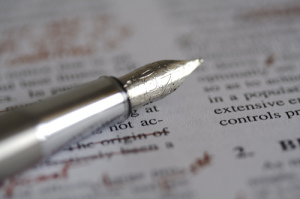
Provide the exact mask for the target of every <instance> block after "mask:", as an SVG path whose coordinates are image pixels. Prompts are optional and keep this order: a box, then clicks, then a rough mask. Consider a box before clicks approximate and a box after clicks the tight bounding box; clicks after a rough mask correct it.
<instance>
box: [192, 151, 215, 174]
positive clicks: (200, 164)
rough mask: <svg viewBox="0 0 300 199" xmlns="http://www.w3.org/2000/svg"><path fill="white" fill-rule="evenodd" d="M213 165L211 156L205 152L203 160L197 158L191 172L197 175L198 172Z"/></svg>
mask: <svg viewBox="0 0 300 199" xmlns="http://www.w3.org/2000/svg"><path fill="white" fill-rule="evenodd" d="M210 163H211V156H210V155H209V154H208V153H207V152H204V154H203V158H197V159H196V160H195V162H194V163H192V164H191V166H190V171H191V173H193V174H196V173H197V171H198V170H199V169H201V168H203V167H205V166H207V165H209V164H210Z"/></svg>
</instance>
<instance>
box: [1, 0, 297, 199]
mask: <svg viewBox="0 0 300 199" xmlns="http://www.w3.org/2000/svg"><path fill="white" fill-rule="evenodd" d="M299 10H300V4H299V3H298V2H297V1H292V0H290V1H281V0H276V1H274V0H273V1H271V0H268V1H267V0H264V1H259V0H255V1H237V0H228V1H221V0H213V1H212V0H209V1H208V0H207V1H201V2H200V1H196V0H195V1H93V0H89V1H74V0H72V1H71V0H69V1H67V0H64V1H34V0H26V1H25V0H23V1H20V2H19V1H18V2H17V1H5V2H4V1H2V2H1V3H0V63H1V64H0V67H1V71H0V72H1V73H0V110H1V111H2V112H3V113H1V114H5V112H6V111H8V110H12V109H14V108H17V107H19V106H23V105H26V104H30V103H33V102H36V101H38V100H41V99H45V98H46V97H48V96H51V95H56V94H59V93H60V92H64V91H66V90H68V89H70V88H72V87H74V86H77V85H80V84H82V83H84V82H87V81H90V80H93V79H95V78H98V77H99V76H102V75H113V76H116V77H118V76H121V75H123V74H125V73H127V72H129V71H131V70H133V69H135V68H137V67H139V66H141V65H144V64H147V63H150V62H153V61H157V60H162V59H192V58H199V57H201V58H204V60H205V63H204V64H203V66H201V67H200V68H199V69H197V70H196V71H195V72H194V73H193V74H191V75H190V77H189V78H187V80H186V81H185V82H184V84H183V85H182V86H181V87H180V88H179V89H178V90H177V91H176V92H174V93H173V94H171V95H170V96H168V97H166V98H165V99H163V100H160V101H157V102H154V103H152V104H149V105H147V106H144V107H142V108H140V109H138V110H134V111H133V113H132V114H131V116H130V117H129V118H128V119H127V120H125V121H124V122H123V123H121V124H116V125H115V126H111V127H107V128H104V129H98V130H95V131H94V132H87V135H89V134H91V133H92V135H91V136H87V137H85V138H83V139H81V140H76V141H74V142H73V143H71V144H69V145H66V146H65V148H64V149H63V150H61V151H60V152H58V153H57V154H55V155H53V156H51V157H49V159H47V160H45V161H43V162H41V163H40V164H39V165H37V166H36V167H34V168H31V169H29V170H27V171H25V172H23V173H21V174H19V175H17V176H15V178H10V179H7V180H5V181H3V182H2V184H1V188H0V194H1V197H2V198H16V199H17V198H22V199H26V198H37V199H38V198H61V199H62V198H64V199H67V198H72V199H74V198H80V199H83V198H129V199H132V198H197V199H198V198H222V199H227V198H228V199H241V198H257V199H262V198H263V199H266V198H267V199H269V198H271V199H277V198H278V199H279V198H280V199H285V198H299V197H300V191H299V190H300V189H299V187H300V176H299V174H300V173H299V166H300V164H299V162H300V158H299V150H300V136H299V135H298V134H299V118H300V108H299V105H300V84H299V81H300V72H299V67H300V66H299V61H300V58H299V57H300V56H299V55H300V40H299V35H300V20H299V17H300V14H299V13H300V12H299ZM16 125H17V124H16ZM129 136H130V137H129Z"/></svg>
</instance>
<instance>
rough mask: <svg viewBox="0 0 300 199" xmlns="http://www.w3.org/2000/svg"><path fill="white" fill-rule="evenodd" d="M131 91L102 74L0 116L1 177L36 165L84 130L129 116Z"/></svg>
mask: <svg viewBox="0 0 300 199" xmlns="http://www.w3.org/2000/svg"><path fill="white" fill-rule="evenodd" d="M129 112H130V103H129V100H128V97H127V93H126V91H125V90H124V88H123V87H122V85H121V84H120V83H119V81H118V80H117V79H115V78H113V77H101V78H99V79H97V80H95V81H92V82H89V83H86V84H84V85H82V86H80V87H77V88H75V89H72V90H70V91H68V92H66V93H63V94H61V95H57V96H54V97H51V98H49V99H48V100H45V101H42V102H40V103H36V104H33V105H31V106H28V107H25V108H20V109H18V110H15V111H11V112H8V113H5V114H3V115H2V116H1V117H0V179H3V178H5V177H7V176H10V175H12V174H14V173H16V172H18V171H20V170H23V169H24V168H27V167H29V166H32V165H34V164H35V163H37V162H38V161H39V160H41V159H42V158H43V157H45V156H47V155H49V154H51V153H53V152H54V151H56V150H58V149H59V148H60V147H62V146H63V145H64V144H65V143H66V142H68V141H70V140H72V139H74V138H76V137H78V136H80V135H81V134H82V133H83V132H85V131H87V130H89V129H91V128H93V127H99V126H105V125H108V124H110V123H112V122H116V121H121V120H124V119H125V118H127V116H128V114H129Z"/></svg>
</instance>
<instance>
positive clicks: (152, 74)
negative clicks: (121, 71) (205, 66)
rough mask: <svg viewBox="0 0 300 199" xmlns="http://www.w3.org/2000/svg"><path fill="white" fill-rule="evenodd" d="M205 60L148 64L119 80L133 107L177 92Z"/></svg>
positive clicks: (164, 61) (167, 61)
mask: <svg viewBox="0 0 300 199" xmlns="http://www.w3.org/2000/svg"><path fill="white" fill-rule="evenodd" d="M201 63H203V59H195V60H163V61H157V62H154V63H151V64H147V65H145V66H143V67H141V68H138V69H136V70H135V71H133V72H131V73H128V74H126V75H124V76H122V77H120V78H119V80H120V81H121V83H123V87H124V88H125V89H126V91H127V94H128V96H129V100H130V103H131V106H132V107H138V106H142V105H144V104H147V103H149V102H153V101H156V100H158V99H161V98H163V97H165V96H167V95H168V94H170V93H172V92H173V91H175V90H176V89H177V88H178V87H179V86H180V85H181V84H182V83H183V81H184V80H185V78H186V77H187V76H188V75H189V74H191V73H192V72H193V71H194V70H195V69H196V68H197V67H198V66H200V65H201Z"/></svg>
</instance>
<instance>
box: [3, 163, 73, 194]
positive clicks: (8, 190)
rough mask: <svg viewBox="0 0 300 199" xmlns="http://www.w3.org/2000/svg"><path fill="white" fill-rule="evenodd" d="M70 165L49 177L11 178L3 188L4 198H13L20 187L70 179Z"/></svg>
mask: <svg viewBox="0 0 300 199" xmlns="http://www.w3.org/2000/svg"><path fill="white" fill-rule="evenodd" d="M70 165H71V164H70V163H69V162H67V163H66V164H65V165H64V166H63V167H62V169H61V170H60V171H59V172H55V173H51V174H47V175H39V176H36V177H34V178H19V179H18V178H15V177H13V178H10V179H9V180H8V183H7V184H6V185H4V186H3V188H4V191H5V193H4V196H5V197H6V198H10V197H12V196H13V193H14V190H15V188H16V187H18V186H26V185H29V184H33V183H41V182H47V181H51V180H58V179H67V178H68V171H69V168H70Z"/></svg>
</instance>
